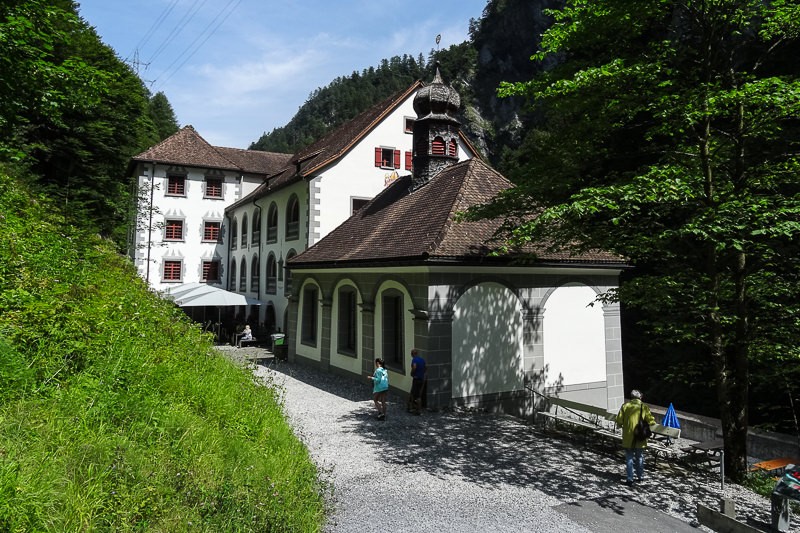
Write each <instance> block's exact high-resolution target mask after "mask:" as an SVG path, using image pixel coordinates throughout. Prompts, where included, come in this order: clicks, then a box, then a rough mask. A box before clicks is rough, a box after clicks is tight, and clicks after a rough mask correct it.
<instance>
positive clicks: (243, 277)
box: [239, 259, 247, 292]
mask: <svg viewBox="0 0 800 533" xmlns="http://www.w3.org/2000/svg"><path fill="white" fill-rule="evenodd" d="M246 290H247V261H245V260H244V259H242V271H241V272H240V273H239V292H244V291H246Z"/></svg>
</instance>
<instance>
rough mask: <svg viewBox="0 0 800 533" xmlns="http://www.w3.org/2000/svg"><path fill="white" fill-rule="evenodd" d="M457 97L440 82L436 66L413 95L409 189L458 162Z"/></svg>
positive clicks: (458, 105) (458, 100)
mask: <svg viewBox="0 0 800 533" xmlns="http://www.w3.org/2000/svg"><path fill="white" fill-rule="evenodd" d="M460 106H461V98H460V97H459V96H458V93H457V92H456V90H455V89H453V88H452V87H450V86H449V85H446V84H445V83H444V81H442V75H441V74H440V73H439V67H438V65H437V67H436V75H435V76H434V77H433V81H432V82H431V83H430V84H428V85H426V86H425V87H423V88H421V89H420V90H419V91H417V94H416V96H415V97H414V111H415V112H416V113H417V119H416V121H415V122H414V129H413V133H414V140H413V144H414V155H413V177H412V190H415V189H418V188H419V187H422V186H423V185H425V184H426V183H428V181H430V180H431V179H432V178H433V177H434V176H435V175H436V174H438V173H439V172H440V171H441V170H442V169H444V168H445V167H447V166H449V165H451V164H453V163H456V162H458V150H459V148H458V133H459V128H460V126H461V124H460V123H459V122H458V120H457V119H456V118H455V117H456V115H457V114H458V110H459V108H460Z"/></svg>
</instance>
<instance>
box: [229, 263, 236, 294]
mask: <svg viewBox="0 0 800 533" xmlns="http://www.w3.org/2000/svg"><path fill="white" fill-rule="evenodd" d="M228 290H230V291H235V290H236V259H231V277H230V279H229V280H228Z"/></svg>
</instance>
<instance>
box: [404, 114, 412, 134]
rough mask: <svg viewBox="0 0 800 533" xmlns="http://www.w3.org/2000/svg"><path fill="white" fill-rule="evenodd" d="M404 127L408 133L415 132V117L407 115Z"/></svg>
mask: <svg viewBox="0 0 800 533" xmlns="http://www.w3.org/2000/svg"><path fill="white" fill-rule="evenodd" d="M403 124H404V128H403V131H404V132H406V133H414V119H413V118H411V117H406V118H405V121H404V122H403Z"/></svg>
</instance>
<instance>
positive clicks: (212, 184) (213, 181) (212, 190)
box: [205, 178, 222, 198]
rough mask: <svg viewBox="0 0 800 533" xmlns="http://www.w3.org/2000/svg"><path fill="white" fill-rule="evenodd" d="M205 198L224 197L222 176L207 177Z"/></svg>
mask: <svg viewBox="0 0 800 533" xmlns="http://www.w3.org/2000/svg"><path fill="white" fill-rule="evenodd" d="M205 198H222V178H206V194H205Z"/></svg>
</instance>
